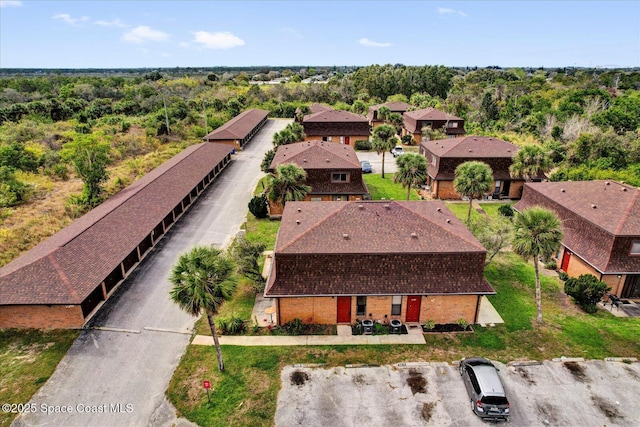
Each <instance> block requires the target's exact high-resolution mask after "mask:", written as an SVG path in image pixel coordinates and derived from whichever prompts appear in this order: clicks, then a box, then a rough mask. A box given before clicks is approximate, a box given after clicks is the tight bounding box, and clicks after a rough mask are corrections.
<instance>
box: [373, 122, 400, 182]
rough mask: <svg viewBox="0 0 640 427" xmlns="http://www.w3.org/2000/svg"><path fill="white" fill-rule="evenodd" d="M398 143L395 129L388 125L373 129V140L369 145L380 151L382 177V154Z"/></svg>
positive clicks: (377, 151)
mask: <svg viewBox="0 0 640 427" xmlns="http://www.w3.org/2000/svg"><path fill="white" fill-rule="evenodd" d="M397 143H398V138H397V137H396V130H395V129H394V128H393V126H390V125H380V126H376V128H375V129H374V130H373V141H372V143H371V147H372V148H373V149H374V150H375V152H376V153H378V154H381V153H382V178H383V179H384V156H385V154H386V152H387V151H390V150H391V149H392V148H393V147H395V145H396V144H397Z"/></svg>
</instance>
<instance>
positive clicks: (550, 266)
mask: <svg viewBox="0 0 640 427" xmlns="http://www.w3.org/2000/svg"><path fill="white" fill-rule="evenodd" d="M544 268H546V269H547V270H555V269H556V268H558V265H557V264H556V262H555V261H554V260H550V261H547V262H545V263H544Z"/></svg>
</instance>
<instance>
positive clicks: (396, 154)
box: [391, 145, 404, 157]
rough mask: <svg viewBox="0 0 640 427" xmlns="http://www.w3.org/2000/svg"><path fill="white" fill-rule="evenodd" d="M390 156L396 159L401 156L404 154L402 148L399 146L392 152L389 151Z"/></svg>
mask: <svg viewBox="0 0 640 427" xmlns="http://www.w3.org/2000/svg"><path fill="white" fill-rule="evenodd" d="M391 154H393V157H398V156H400V155H401V154H404V148H402V147H401V146H399V145H396V146H395V147H394V148H393V149H392V150H391Z"/></svg>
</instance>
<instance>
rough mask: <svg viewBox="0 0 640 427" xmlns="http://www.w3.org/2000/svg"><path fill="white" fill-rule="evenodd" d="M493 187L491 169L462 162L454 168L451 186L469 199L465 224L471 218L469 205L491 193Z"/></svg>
mask: <svg viewBox="0 0 640 427" xmlns="http://www.w3.org/2000/svg"><path fill="white" fill-rule="evenodd" d="M492 185H493V171H492V170H491V167H490V166H489V165H488V164H486V163H484V162H478V161H472V162H464V163H462V164H460V165H458V167H457V168H456V171H455V178H454V179H453V186H454V187H455V189H456V191H457V192H458V193H460V194H462V195H463V196H467V197H468V198H469V209H468V210H467V224H469V219H470V218H471V204H472V202H473V199H474V198H480V197H482V195H483V194H484V193H488V192H489V191H491V186H492Z"/></svg>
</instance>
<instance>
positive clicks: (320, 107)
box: [309, 104, 333, 114]
mask: <svg viewBox="0 0 640 427" xmlns="http://www.w3.org/2000/svg"><path fill="white" fill-rule="evenodd" d="M327 110H333V108H331V107H329V106H328V105H323V104H311V105H309V111H311V113H310V114H315V113H319V112H320V111H327Z"/></svg>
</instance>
